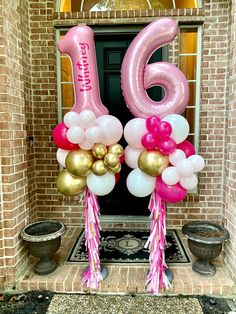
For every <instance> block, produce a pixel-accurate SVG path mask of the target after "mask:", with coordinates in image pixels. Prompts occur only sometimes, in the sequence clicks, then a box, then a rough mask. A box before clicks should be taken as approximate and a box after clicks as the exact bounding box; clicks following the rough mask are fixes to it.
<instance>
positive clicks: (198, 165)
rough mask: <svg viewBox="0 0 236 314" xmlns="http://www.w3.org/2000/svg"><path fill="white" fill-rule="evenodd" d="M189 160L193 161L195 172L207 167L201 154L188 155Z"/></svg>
mask: <svg viewBox="0 0 236 314" xmlns="http://www.w3.org/2000/svg"><path fill="white" fill-rule="evenodd" d="M188 160H190V161H191V162H192V164H193V169H194V172H198V171H201V170H202V169H203V168H204V167H205V161H204V159H203V158H202V156H200V155H192V156H190V157H188Z"/></svg>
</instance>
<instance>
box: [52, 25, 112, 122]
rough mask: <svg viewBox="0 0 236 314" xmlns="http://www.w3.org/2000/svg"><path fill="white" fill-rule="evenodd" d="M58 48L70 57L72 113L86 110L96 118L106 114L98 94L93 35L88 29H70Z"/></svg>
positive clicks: (106, 111)
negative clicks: (72, 93) (72, 87)
mask: <svg viewBox="0 0 236 314" xmlns="http://www.w3.org/2000/svg"><path fill="white" fill-rule="evenodd" d="M58 48H59V50H60V51H61V52H62V53H65V54H67V55H69V56H70V58H71V62H72V67H73V80H74V92H75V103H74V106H73V108H72V111H75V112H77V113H80V112H81V111H83V110H85V109H88V110H91V111H93V112H94V113H95V115H96V116H97V117H99V116H102V115H105V114H108V110H107V108H106V107H105V106H104V105H103V104H102V102H101V99H100V92H99V80H98V70H97V62H96V52H95V44H94V34H93V31H92V29H91V28H90V27H88V26H86V25H80V26H75V27H72V28H71V29H70V30H69V31H68V32H67V33H66V35H65V36H64V37H63V38H62V39H61V40H60V42H59V44H58Z"/></svg>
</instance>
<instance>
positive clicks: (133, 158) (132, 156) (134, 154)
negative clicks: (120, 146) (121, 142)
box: [125, 145, 143, 169]
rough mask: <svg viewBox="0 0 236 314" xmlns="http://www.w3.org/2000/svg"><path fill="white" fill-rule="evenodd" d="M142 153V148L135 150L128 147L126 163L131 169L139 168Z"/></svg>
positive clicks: (126, 149)
mask: <svg viewBox="0 0 236 314" xmlns="http://www.w3.org/2000/svg"><path fill="white" fill-rule="evenodd" d="M142 151H143V149H142V148H134V147H132V146H130V145H128V146H126V148H125V162H126V164H127V165H128V166H129V167H130V168H133V169H135V168H138V158H139V155H140V154H141V152H142Z"/></svg>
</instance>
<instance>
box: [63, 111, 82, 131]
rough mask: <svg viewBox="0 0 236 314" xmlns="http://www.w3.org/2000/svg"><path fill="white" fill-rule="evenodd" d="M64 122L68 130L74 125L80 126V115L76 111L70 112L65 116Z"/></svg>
mask: <svg viewBox="0 0 236 314" xmlns="http://www.w3.org/2000/svg"><path fill="white" fill-rule="evenodd" d="M63 121H64V123H65V125H66V126H67V127H68V128H69V127H71V126H73V125H79V114H78V113H77V112H74V111H69V112H67V113H66V114H65V115H64V119H63Z"/></svg>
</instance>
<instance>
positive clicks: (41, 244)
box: [20, 220, 65, 275]
mask: <svg viewBox="0 0 236 314" xmlns="http://www.w3.org/2000/svg"><path fill="white" fill-rule="evenodd" d="M64 232H65V225H64V224H63V223H61V222H57V221H51V220H44V221H37V222H35V223H32V224H30V225H27V226H26V227H25V228H24V229H23V230H22V231H21V233H20V235H21V237H22V239H24V240H25V241H26V243H27V248H28V250H29V253H30V254H31V255H33V256H35V257H37V258H39V261H38V262H37V263H36V264H35V266H34V272H35V273H36V274H38V275H47V274H50V273H51V272H53V271H54V270H55V269H56V268H57V264H56V262H55V261H54V259H53V257H54V254H55V253H56V251H57V250H58V249H59V247H60V244H61V235H62V234H63V233H64Z"/></svg>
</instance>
